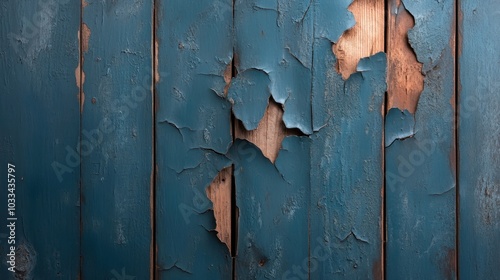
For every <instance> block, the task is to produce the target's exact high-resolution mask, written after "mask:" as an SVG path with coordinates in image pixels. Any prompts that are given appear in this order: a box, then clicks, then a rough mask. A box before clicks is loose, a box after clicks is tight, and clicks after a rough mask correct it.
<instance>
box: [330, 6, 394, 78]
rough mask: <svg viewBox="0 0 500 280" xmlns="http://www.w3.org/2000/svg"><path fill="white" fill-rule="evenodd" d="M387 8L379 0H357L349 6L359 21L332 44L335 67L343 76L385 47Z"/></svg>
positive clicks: (347, 75)
mask: <svg viewBox="0 0 500 280" xmlns="http://www.w3.org/2000/svg"><path fill="white" fill-rule="evenodd" d="M384 8H385V7H384V1H380V0H375V1H373V0H354V1H353V2H352V4H351V5H350V6H349V11H351V12H352V13H353V15H354V18H355V19H356V24H355V25H354V26H353V27H352V28H350V29H348V30H346V31H345V32H344V33H343V34H342V36H341V37H340V38H339V40H338V42H337V43H335V44H333V52H334V53H335V56H336V57H337V64H336V69H337V72H339V73H341V74H342V78H343V79H344V80H347V79H348V78H349V76H351V74H352V73H354V72H356V67H357V65H358V62H359V60H360V59H361V58H363V57H368V56H371V55H374V54H376V53H378V52H383V51H384V40H383V39H382V38H383V37H384Z"/></svg>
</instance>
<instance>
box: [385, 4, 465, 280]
mask: <svg viewBox="0 0 500 280" xmlns="http://www.w3.org/2000/svg"><path fill="white" fill-rule="evenodd" d="M387 12H388V26H389V27H390V28H389V32H390V34H388V40H389V42H388V44H387V45H388V47H389V48H388V58H389V62H388V65H389V69H388V71H389V75H388V80H387V82H388V84H389V91H388V100H389V106H390V107H389V108H388V113H387V116H386V127H385V129H386V133H385V138H386V210H387V245H386V263H387V271H386V276H387V279H405V278H408V276H409V275H411V277H412V278H415V279H430V278H433V279H434V278H440V279H454V278H456V248H455V247H456V246H455V241H456V228H455V227H456V223H455V210H456V209H455V198H456V195H455V193H456V188H455V186H456V163H455V80H454V77H455V59H454V52H455V29H454V26H455V2H454V1H441V2H436V1H431V0H426V1H419V2H415V1H399V0H392V1H389V5H388V11H387ZM413 20H414V26H412V24H413ZM410 28H411V31H408V34H407V35H406V34H405V33H406V31H407V30H408V29H410ZM408 44H409V46H407V45H408ZM409 47H411V49H409ZM411 51H413V52H414V54H413V55H414V57H413V58H411V55H412V53H411ZM415 58H416V61H418V63H417V62H416V61H415ZM419 63H420V64H421V65H419ZM420 67H421V73H418V71H417V70H419V69H420ZM422 75H423V77H422ZM422 78H423V79H422ZM422 83H423V84H422ZM395 106H397V107H395Z"/></svg>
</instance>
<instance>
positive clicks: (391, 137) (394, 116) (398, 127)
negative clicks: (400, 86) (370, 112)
mask: <svg viewBox="0 0 500 280" xmlns="http://www.w3.org/2000/svg"><path fill="white" fill-rule="evenodd" d="M414 135H415V117H414V116H413V114H411V113H410V112H408V110H404V111H401V110H399V109H398V108H391V109H390V110H389V112H388V113H387V115H386V116H385V136H384V137H385V146H386V147H389V146H390V145H391V144H392V143H393V142H394V141H396V140H404V139H406V138H410V137H413V136H414Z"/></svg>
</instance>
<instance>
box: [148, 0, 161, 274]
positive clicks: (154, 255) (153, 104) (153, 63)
mask: <svg viewBox="0 0 500 280" xmlns="http://www.w3.org/2000/svg"><path fill="white" fill-rule="evenodd" d="M152 1H153V3H152V4H153V7H152V8H153V10H152V17H153V20H152V27H151V31H152V35H151V39H152V41H151V49H152V57H151V66H152V71H151V72H152V74H153V75H152V76H151V85H152V86H151V91H152V92H151V94H152V97H151V114H152V121H153V124H152V126H153V127H152V134H153V135H152V136H153V139H152V151H151V153H152V158H151V168H152V170H151V174H152V176H151V177H152V178H151V180H152V182H151V190H150V195H151V198H150V203H151V206H150V207H151V231H152V232H151V260H150V261H151V262H152V263H151V271H150V274H151V275H150V278H151V279H157V269H156V264H157V261H156V260H157V257H158V256H157V250H156V180H157V178H156V177H157V174H156V77H157V75H159V73H157V72H158V68H157V67H158V65H157V62H156V57H157V55H158V53H157V52H158V50H157V48H156V39H157V38H156V20H157V15H156V13H157V10H156V5H157V1H156V0H152Z"/></svg>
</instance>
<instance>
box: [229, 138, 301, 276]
mask: <svg viewBox="0 0 500 280" xmlns="http://www.w3.org/2000/svg"><path fill="white" fill-rule="evenodd" d="M309 146H310V139H309V138H308V137H297V136H290V137H287V138H285V140H284V141H283V148H282V149H281V150H280V153H279V154H278V158H277V159H276V165H273V163H271V161H269V159H267V158H266V157H264V155H263V154H262V152H261V151H260V150H259V149H258V148H257V147H256V146H254V145H253V144H251V143H249V142H247V141H246V140H239V139H237V140H235V143H234V145H233V146H232V148H231V151H230V153H229V157H230V158H231V159H232V161H233V163H234V177H235V183H236V204H237V206H238V209H239V211H238V212H239V220H238V246H237V259H236V275H237V278H238V279H265V278H270V279H273V278H277V279H281V277H282V276H286V275H287V274H288V275H291V274H292V272H293V271H292V267H293V266H299V267H300V269H301V270H302V273H305V274H306V275H307V270H308V269H307V261H308V242H307V241H308V213H309V195H310V188H309V182H308V179H309V178H308V177H309V176H308V172H307V170H308V169H309V168H308V167H309V166H308V161H307V160H306V161H303V159H307V158H308V156H309ZM298 170H303V171H304V172H297V171H298ZM256 174H259V175H258V176H256ZM303 265H305V269H304V268H302V266H303Z"/></svg>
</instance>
